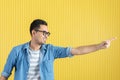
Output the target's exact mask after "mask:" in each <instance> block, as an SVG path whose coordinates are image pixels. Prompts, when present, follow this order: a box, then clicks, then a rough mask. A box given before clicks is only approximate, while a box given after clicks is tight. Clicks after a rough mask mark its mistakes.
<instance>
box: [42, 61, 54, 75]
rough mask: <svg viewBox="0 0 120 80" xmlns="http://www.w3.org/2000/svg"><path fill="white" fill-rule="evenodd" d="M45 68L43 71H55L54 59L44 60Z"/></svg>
mask: <svg viewBox="0 0 120 80" xmlns="http://www.w3.org/2000/svg"><path fill="white" fill-rule="evenodd" d="M42 67H43V69H42V71H43V72H49V73H51V72H53V61H52V60H46V61H43V65H42Z"/></svg>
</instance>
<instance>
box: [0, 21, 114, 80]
mask: <svg viewBox="0 0 120 80" xmlns="http://www.w3.org/2000/svg"><path fill="white" fill-rule="evenodd" d="M30 34H31V41H30V42H28V43H25V44H22V45H19V46H16V47H14V48H13V49H12V51H11V52H10V54H9V56H8V59H7V62H6V65H5V67H4V70H3V72H2V74H1V78H0V80H7V79H8V77H9V76H10V74H11V71H12V69H13V67H15V76H14V80H54V71H53V62H54V60H55V59H56V58H64V57H71V56H73V55H81V54H86V53H90V52H94V51H97V50H100V49H105V48H108V47H109V46H110V43H111V41H112V40H114V39H115V38H112V39H110V40H106V41H104V42H102V43H99V44H95V45H89V46H80V47H77V48H71V47H66V48H64V47H57V46H53V45H51V44H45V43H46V40H47V38H48V36H49V35H50V32H48V28H47V23H46V21H44V20H41V19H36V20H34V21H33V22H32V23H31V25H30Z"/></svg>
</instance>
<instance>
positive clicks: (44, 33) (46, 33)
mask: <svg viewBox="0 0 120 80" xmlns="http://www.w3.org/2000/svg"><path fill="white" fill-rule="evenodd" d="M35 31H36V32H42V33H43V35H44V36H46V35H47V36H50V32H46V31H42V30H38V29H36V30H35Z"/></svg>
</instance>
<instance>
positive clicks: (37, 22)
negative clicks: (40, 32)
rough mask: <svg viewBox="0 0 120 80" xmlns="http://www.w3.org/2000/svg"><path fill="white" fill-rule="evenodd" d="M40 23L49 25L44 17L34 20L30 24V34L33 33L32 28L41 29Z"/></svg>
mask: <svg viewBox="0 0 120 80" xmlns="http://www.w3.org/2000/svg"><path fill="white" fill-rule="evenodd" d="M40 25H46V26H47V22H46V21H44V20H42V19H35V20H33V22H32V23H31V25H30V34H31V35H32V30H36V29H39V28H40Z"/></svg>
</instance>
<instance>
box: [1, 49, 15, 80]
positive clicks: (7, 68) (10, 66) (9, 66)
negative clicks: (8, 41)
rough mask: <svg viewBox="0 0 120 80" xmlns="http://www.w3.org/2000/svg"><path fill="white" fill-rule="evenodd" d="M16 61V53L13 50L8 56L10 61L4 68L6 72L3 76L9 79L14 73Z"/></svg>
mask: <svg viewBox="0 0 120 80" xmlns="http://www.w3.org/2000/svg"><path fill="white" fill-rule="evenodd" d="M15 59H16V51H15V49H14V48H13V49H12V50H11V52H10V54H9V56H8V59H7V61H6V64H5V66H4V70H3V72H2V73H1V75H2V76H4V77H6V78H8V77H9V76H10V75H11V71H12V69H13V67H14V66H15Z"/></svg>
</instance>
